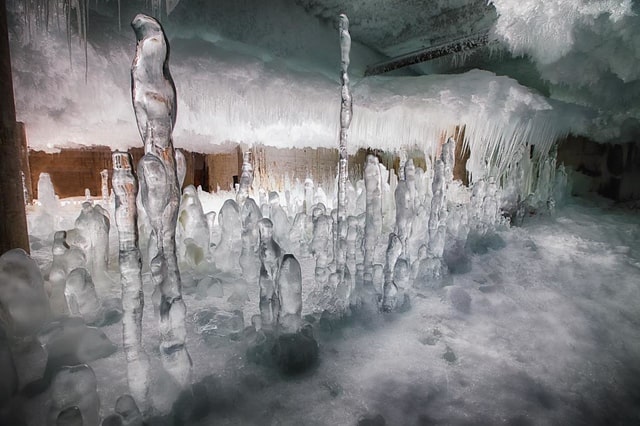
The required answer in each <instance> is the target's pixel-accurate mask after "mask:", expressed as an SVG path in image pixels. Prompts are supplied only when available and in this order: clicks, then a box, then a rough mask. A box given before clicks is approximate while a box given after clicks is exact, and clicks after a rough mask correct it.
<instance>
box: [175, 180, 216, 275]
mask: <svg viewBox="0 0 640 426" xmlns="http://www.w3.org/2000/svg"><path fill="white" fill-rule="evenodd" d="M178 223H179V224H180V235H181V236H182V243H183V246H184V247H183V250H184V252H181V254H182V253H184V257H183V258H184V259H185V260H186V261H187V263H188V264H189V265H191V266H192V267H196V266H197V265H198V264H199V263H201V262H202V261H203V260H204V257H205V254H206V253H207V252H208V249H209V229H208V226H207V218H206V217H205V215H204V211H203V210H202V204H201V203H200V199H199V198H198V192H197V191H196V188H195V187H194V186H193V185H189V186H187V187H186V188H185V189H184V191H183V194H182V202H181V203H180V215H179V216H178Z"/></svg>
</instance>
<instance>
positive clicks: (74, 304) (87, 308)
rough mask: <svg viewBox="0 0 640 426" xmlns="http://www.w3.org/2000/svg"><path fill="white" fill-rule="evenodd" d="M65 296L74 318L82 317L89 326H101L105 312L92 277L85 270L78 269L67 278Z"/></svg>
mask: <svg viewBox="0 0 640 426" xmlns="http://www.w3.org/2000/svg"><path fill="white" fill-rule="evenodd" d="M64 295H65V298H66V299H67V305H68V306H69V313H70V314H71V315H72V316H78V317H82V318H83V319H84V322H86V323H87V324H89V325H101V324H102V322H103V321H104V312H103V309H102V305H101V304H100V300H99V299H98V295H97V294H96V289H95V287H94V285H93V280H92V279H91V275H90V274H89V272H88V271H87V270H86V269H84V268H76V269H74V270H73V271H71V272H70V273H69V275H68V276H67V283H66V286H65V288H64Z"/></svg>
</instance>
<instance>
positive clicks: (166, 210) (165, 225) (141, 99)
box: [131, 14, 191, 386]
mask: <svg viewBox="0 0 640 426" xmlns="http://www.w3.org/2000/svg"><path fill="white" fill-rule="evenodd" d="M131 25H132V27H133V30H134V32H135V34H136V38H137V45H136V55H135V58H134V60H133V64H132V66H131V80H132V84H131V91H132V98H133V108H134V111H135V114H136V121H137V123H138V129H139V131H140V136H141V137H142V140H143V142H144V151H145V155H144V156H143V157H142V159H141V160H140V163H139V165H138V175H139V177H140V193H141V199H142V205H143V207H144V210H145V212H146V213H147V216H148V217H149V222H150V224H151V230H152V231H151V233H152V235H154V236H155V243H156V246H157V253H156V254H155V256H154V257H153V259H151V262H150V266H151V276H152V279H153V282H154V284H155V285H156V288H157V289H159V290H160V304H159V313H160V355H161V360H162V364H163V366H164V368H165V369H166V370H167V371H168V372H169V374H171V376H173V378H174V379H175V380H176V382H177V383H178V384H179V385H181V386H187V385H188V384H189V382H190V376H191V358H190V357H189V353H188V352H187V347H186V334H187V332H186V327H185V316H186V307H185V304H184V301H183V299H182V283H181V280H180V271H179V270H178V259H177V256H176V239H175V236H176V222H177V220H178V208H179V204H180V187H179V182H178V175H177V173H176V159H175V158H176V157H175V150H174V147H173V139H172V132H173V127H174V125H175V120H176V89H175V85H174V84H173V79H172V78H171V73H170V72H169V44H168V41H167V38H166V36H165V34H164V31H163V29H162V27H161V25H160V23H159V22H158V21H157V20H155V19H154V18H152V17H150V16H146V15H142V14H140V15H137V16H136V17H135V18H134V19H133V22H132V23H131Z"/></svg>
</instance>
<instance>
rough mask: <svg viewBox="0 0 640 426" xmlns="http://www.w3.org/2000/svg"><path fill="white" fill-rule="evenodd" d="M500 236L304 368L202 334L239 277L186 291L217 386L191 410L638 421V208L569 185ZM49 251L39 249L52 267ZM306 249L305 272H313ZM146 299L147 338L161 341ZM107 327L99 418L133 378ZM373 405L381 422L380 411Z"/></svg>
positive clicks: (191, 340)
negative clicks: (554, 203) (260, 359)
mask: <svg viewBox="0 0 640 426" xmlns="http://www.w3.org/2000/svg"><path fill="white" fill-rule="evenodd" d="M77 211H78V212H79V207H78V210H77ZM75 216H77V213H76V214H75ZM499 237H500V238H501V239H502V240H503V241H504V243H505V244H504V246H503V247H502V248H500V246H501V245H495V246H493V248H492V247H491V246H490V247H489V248H488V250H487V251H486V252H485V253H475V254H471V255H470V259H471V268H470V270H468V271H467V272H464V273H459V274H454V275H451V277H450V279H449V281H448V283H447V284H448V285H447V286H446V287H444V288H442V289H439V290H416V291H415V293H414V294H413V295H412V299H411V304H412V308H411V310H410V311H409V312H406V313H403V314H393V315H390V316H389V315H382V314H381V315H379V316H378V317H377V318H376V319H374V320H370V321H366V322H364V321H360V322H358V321H355V322H354V323H351V324H346V325H344V326H342V327H341V328H339V329H338V330H336V331H335V332H334V333H333V334H329V333H326V332H321V330H320V327H316V330H315V332H316V335H317V337H318V341H319V344H320V363H319V365H318V366H317V368H315V369H314V370H313V371H312V372H309V373H307V374H305V375H303V376H301V377H295V378H284V377H282V376H280V375H278V374H277V373H275V372H274V371H271V370H268V369H266V368H265V367H261V366H258V365H255V364H253V363H251V362H250V361H248V360H247V359H246V356H245V351H246V344H245V343H243V342H242V340H241V339H240V340H231V339H229V338H228V337H215V338H209V339H208V340H207V341H205V340H204V339H203V338H202V336H200V335H199V334H197V333H196V332H195V326H194V323H193V314H195V313H196V312H197V311H199V310H201V309H204V308H206V307H210V306H216V307H219V308H228V306H226V304H227V303H228V302H226V296H227V294H230V292H229V293H225V297H224V298H222V299H215V298H212V299H203V300H197V299H196V297H195V295H194V294H186V295H185V301H186V303H187V309H188V313H189V323H188V330H189V337H188V347H189V351H190V353H191V356H192V358H193V362H194V380H195V381H201V380H203V379H205V378H206V379H205V380H204V381H203V382H202V383H203V385H205V386H206V388H207V389H208V392H207V395H208V396H209V397H210V400H209V401H205V402H206V404H205V405H206V406H207V408H208V411H209V414H208V415H206V416H205V417H204V418H202V419H201V420H199V421H197V422H196V423H194V424H197V425H212V424H215V425H356V424H358V421H359V420H362V421H363V422H362V423H361V424H363V425H364V424H370V425H373V424H386V425H400V426H402V425H432V424H438V425H500V424H505V425H556V424H557V425H574V424H576V425H580V424H584V425H594V424H597V425H600V424H602V425H614V424H629V425H632V424H640V215H639V214H638V212H637V211H631V210H623V209H621V208H618V207H613V206H611V205H610V204H608V203H606V202H604V201H602V200H595V201H594V200H591V201H587V200H576V199H573V200H572V203H571V204H569V205H567V206H565V207H563V208H561V209H560V210H559V211H558V212H557V215H556V217H555V218H550V217H531V218H528V219H527V220H526V221H525V223H524V226H523V227H521V228H511V229H509V230H506V231H503V232H501V233H500V234H499ZM47 250H50V245H49V246H43V247H42V248H40V249H36V250H33V256H34V258H36V260H38V261H39V262H40V263H41V265H42V267H43V268H46V262H47V256H48V257H49V259H50V255H47ZM49 253H50V251H49ZM305 262H306V263H310V262H312V261H310V260H307V261H303V273H304V274H306V275H309V274H312V270H313V269H312V268H311V267H309V265H306V266H305ZM467 269H468V268H467ZM185 276H186V278H187V279H188V274H185ZM305 280H306V281H308V278H306V277H305ZM229 288H230V287H229V284H227V283H225V291H227V290H229ZM456 288H462V289H464V290H466V292H467V293H468V294H469V295H470V296H471V305H470V311H469V312H468V313H464V312H462V311H461V310H459V309H456V307H455V306H454V304H453V303H452V301H451V295H452V294H455V293H456V290H455V289H456ZM145 290H146V294H147V299H149V297H150V293H151V289H150V288H149V287H148V285H147V287H146V288H145ZM303 292H308V288H303ZM303 297H306V295H303ZM249 298H250V301H249V302H247V303H246V305H245V309H244V318H245V325H248V319H250V318H251V315H253V314H255V313H257V312H258V308H257V284H256V286H255V287H254V288H253V289H252V290H251V291H250V292H249ZM151 305H152V304H151V303H150V301H149V300H148V302H147V304H146V307H145V315H146V320H145V321H146V323H145V346H146V347H147V348H148V351H149V353H155V352H154V351H157V349H154V348H155V347H156V346H157V332H156V331H154V328H155V320H154V318H153V308H152V306H151ZM254 305H255V306H254ZM104 330H105V332H106V333H107V335H108V336H109V337H110V338H111V339H112V340H113V342H114V343H116V344H118V345H119V347H120V350H119V351H118V352H117V353H116V354H114V355H112V356H111V357H108V358H106V359H101V360H98V361H95V362H93V363H92V364H91V366H92V367H93V369H94V370H95V373H96V375H97V377H98V387H99V389H98V391H99V393H100V395H101V412H102V414H103V417H104V416H106V415H108V414H109V413H111V412H112V411H113V407H114V404H115V400H116V398H117V397H118V396H119V395H121V394H123V393H127V388H126V368H125V367H124V365H125V364H124V362H125V361H124V355H123V353H122V341H121V334H120V333H121V324H120V323H118V324H115V325H112V326H109V327H105V328H104ZM208 376H209V377H208ZM46 398H47V395H46V394H44V395H42V396H40V397H39V398H36V399H34V400H31V401H29V402H28V403H27V406H30V405H32V406H33V408H34V409H33V410H31V415H32V416H33V417H34V418H32V419H31V421H32V424H34V425H38V424H43V423H42V422H41V421H42V420H41V419H40V418H37V417H38V416H39V414H38V413H39V412H41V410H38V409H35V407H37V406H42V404H43V403H44V401H46ZM378 415H380V416H382V417H383V418H384V419H385V421H386V423H375V421H381V419H380V417H378V418H377V419H375V417H376V416H378ZM367 418H368V419H369V420H371V422H370V423H366V422H364V419H367Z"/></svg>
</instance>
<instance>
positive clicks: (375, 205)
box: [364, 155, 382, 283]
mask: <svg viewBox="0 0 640 426" xmlns="http://www.w3.org/2000/svg"><path fill="white" fill-rule="evenodd" d="M364 184H365V191H366V211H365V224H364V280H365V282H369V283H371V282H372V281H373V263H374V260H375V250H376V245H377V244H378V236H379V235H381V234H382V181H381V176H380V162H379V161H378V158H377V157H376V156H374V155H369V156H367V163H366V166H365V169H364Z"/></svg>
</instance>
